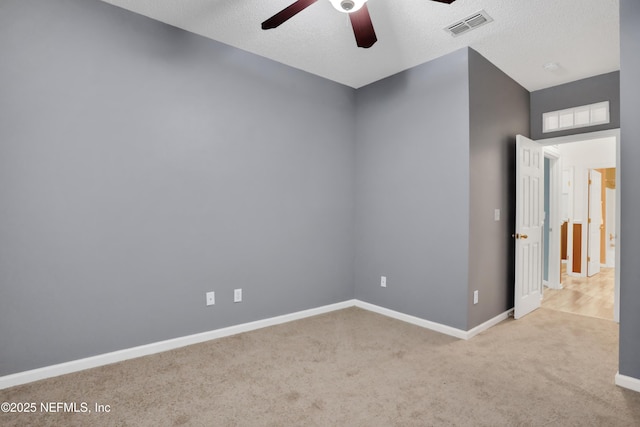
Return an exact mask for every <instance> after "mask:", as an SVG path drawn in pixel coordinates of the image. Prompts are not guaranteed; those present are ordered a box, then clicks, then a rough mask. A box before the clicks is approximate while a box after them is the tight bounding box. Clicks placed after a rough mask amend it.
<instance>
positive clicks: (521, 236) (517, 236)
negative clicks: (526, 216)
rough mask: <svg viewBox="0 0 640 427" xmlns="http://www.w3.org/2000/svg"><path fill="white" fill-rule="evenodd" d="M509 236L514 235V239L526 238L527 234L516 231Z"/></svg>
mask: <svg viewBox="0 0 640 427" xmlns="http://www.w3.org/2000/svg"><path fill="white" fill-rule="evenodd" d="M511 237H515V238H516V239H526V238H527V237H529V236H527V235H526V234H519V233H516V234H512V235H511Z"/></svg>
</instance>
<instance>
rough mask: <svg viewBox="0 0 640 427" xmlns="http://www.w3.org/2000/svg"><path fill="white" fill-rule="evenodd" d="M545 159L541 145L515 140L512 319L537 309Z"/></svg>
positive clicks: (522, 137)
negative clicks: (514, 255) (514, 251)
mask: <svg viewBox="0 0 640 427" xmlns="http://www.w3.org/2000/svg"><path fill="white" fill-rule="evenodd" d="M543 213H544V157H543V152H542V145H540V144H538V143H537V142H535V141H532V140H530V139H529V138H526V137H524V136H522V135H518V136H517V137H516V232H515V234H514V237H515V239H516V266H515V270H516V280H515V292H514V293H515V301H514V306H515V307H514V318H516V319H518V318H520V317H522V316H524V315H526V314H528V313H530V312H532V311H533V310H535V309H537V308H539V307H540V302H541V301H540V300H541V298H542V249H543V248H542V226H543V222H542V221H543Z"/></svg>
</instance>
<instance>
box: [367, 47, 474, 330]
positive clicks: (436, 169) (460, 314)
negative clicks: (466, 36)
mask: <svg viewBox="0 0 640 427" xmlns="http://www.w3.org/2000/svg"><path fill="white" fill-rule="evenodd" d="M467 60H468V59H467V49H462V50H459V51H457V52H454V53H452V54H449V55H446V56H444V57H442V58H439V59H436V60H434V61H431V62H428V63H426V64H422V65H419V66H417V67H415V68H412V69H410V70H408V71H405V72H402V73H400V74H396V75H394V76H391V77H388V78H386V79H384V80H381V81H378V82H376V83H373V84H371V85H368V86H365V87H363V88H360V89H358V91H357V92H356V99H357V106H358V108H357V121H356V125H357V134H356V145H357V150H356V221H355V224H356V270H355V271H356V281H355V297H356V298H358V299H360V300H363V301H366V302H370V303H373V304H377V305H380V306H383V307H386V308H389V309H392V310H397V311H400V312H402V313H406V314H410V315H414V316H418V317H421V318H423V319H428V320H431V321H434V322H438V323H442V324H445V325H449V326H452V327H455V328H460V329H466V326H467V307H466V303H465V302H466V295H467V289H468V276H467V264H468V235H469V219H468V218H469V96H468V91H469V83H468V82H469V76H468V64H467ZM380 276H386V277H387V287H386V288H382V287H381V286H380Z"/></svg>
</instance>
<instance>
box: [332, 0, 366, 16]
mask: <svg viewBox="0 0 640 427" xmlns="http://www.w3.org/2000/svg"><path fill="white" fill-rule="evenodd" d="M329 1H330V2H331V4H332V5H333V7H334V8H335V9H336V10H337V11H339V12H343V13H352V12H355V11H358V10H360V9H361V8H362V6H363V5H364V4H365V3H366V1H367V0H329Z"/></svg>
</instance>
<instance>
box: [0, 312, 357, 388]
mask: <svg viewBox="0 0 640 427" xmlns="http://www.w3.org/2000/svg"><path fill="white" fill-rule="evenodd" d="M354 305H355V300H348V301H343V302H339V303H336V304H330V305H325V306H322V307H317V308H312V309H309V310H303V311H298V312H295V313H290V314H285V315H282V316H276V317H271V318H269V319H264V320H257V321H255V322H249V323H243V324H240V325H234V326H230V327H227V328H222V329H216V330H213V331H208V332H202V333H199V334H193V335H187V336H184V337H179V338H174V339H169V340H166V341H159V342H155V343H151V344H146V345H141V346H137V347H132V348H127V349H124V350H118V351H114V352H111V353H105V354H99V355H97V356H92V357H87V358H84V359H78V360H72V361H69V362H65V363H60V364H57V365H51V366H45V367H43V368H38V369H32V370H29V371H24V372H18V373H16V374H11V375H5V376H3V377H0V390H2V389H5V388H9V387H13V386H17V385H21V384H26V383H30V382H33V381H38V380H43V379H45V378H52V377H57V376H59V375H64V374H70V373H72V372H78V371H82V370H85V369H90V368H97V367H98V366H104V365H109V364H112V363H116V362H122V361H124V360H129V359H134V358H136V357H142V356H148V355H151V354H155V353H161V352H164V351H168V350H173V349H176V348H180V347H185V346H188V345H192V344H198V343H201V342H205V341H209V340H213V339H216V338H222V337H227V336H230V335H236V334H240V333H243V332H249V331H253V330H256V329H261V328H266V327H268V326H274V325H279V324H281V323H286V322H291V321H293V320H299V319H304V318H305V317H311V316H316V315H318V314H323V313H328V312H331V311H335V310H341V309H343V308H348V307H353V306H354Z"/></svg>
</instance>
